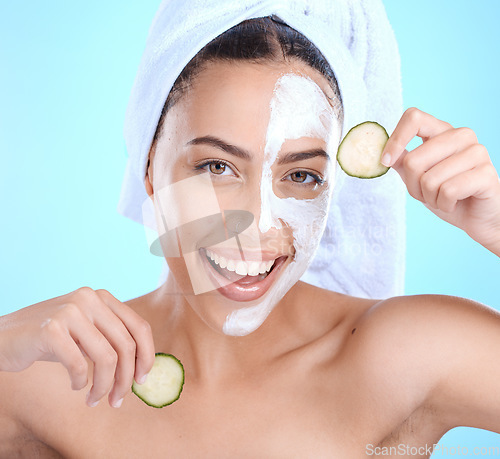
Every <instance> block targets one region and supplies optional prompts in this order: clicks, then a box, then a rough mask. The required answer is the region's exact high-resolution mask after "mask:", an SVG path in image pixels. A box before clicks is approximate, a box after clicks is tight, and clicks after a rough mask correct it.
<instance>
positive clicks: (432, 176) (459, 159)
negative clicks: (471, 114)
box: [420, 144, 489, 209]
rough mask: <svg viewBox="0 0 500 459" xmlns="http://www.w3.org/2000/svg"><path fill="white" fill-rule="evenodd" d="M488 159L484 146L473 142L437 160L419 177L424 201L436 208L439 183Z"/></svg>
mask: <svg viewBox="0 0 500 459" xmlns="http://www.w3.org/2000/svg"><path fill="white" fill-rule="evenodd" d="M488 160H489V157H488V152H487V150H486V148H485V147H484V146H483V145H480V144H475V145H472V146H470V147H468V148H466V149H465V150H463V151H461V152H459V153H456V154H455V155H453V156H451V157H448V158H446V159H444V160H443V161H441V162H439V163H438V164H436V165H435V166H434V167H432V168H431V169H429V170H427V171H426V172H424V174H423V175H422V176H421V178H420V189H421V191H422V195H423V199H424V202H426V203H427V204H429V205H430V206H431V207H432V208H434V209H437V196H438V192H439V188H440V187H441V184H443V183H444V182H446V181H448V180H450V179H451V178H452V177H455V176H456V175H459V174H461V173H463V172H466V171H468V170H471V169H473V168H474V167H476V166H477V165H479V164H482V163H486V162H487V161H488Z"/></svg>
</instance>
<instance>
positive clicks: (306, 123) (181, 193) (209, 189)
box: [145, 73, 341, 336]
mask: <svg viewBox="0 0 500 459" xmlns="http://www.w3.org/2000/svg"><path fill="white" fill-rule="evenodd" d="M340 134H341V126H340V122H339V120H338V118H337V115H336V113H335V112H334V110H333V108H332V106H331V104H330V101H329V100H328V99H327V97H326V96H325V94H324V93H323V91H322V90H321V89H320V87H319V86H318V85H317V84H316V83H315V82H314V81H313V80H312V79H311V78H309V77H307V76H302V75H298V74H295V73H287V74H285V75H282V76H280V77H279V78H278V79H277V81H276V83H275V86H274V91H273V95H272V98H271V100H270V118H269V123H268V126H267V135H266V144H265V149H264V163H263V167H262V176H261V181H260V201H261V208H260V218H259V220H258V221H255V220H254V221H253V222H252V223H251V224H247V223H245V221H244V220H245V218H246V217H245V215H246V214H248V212H245V211H238V210H237V209H236V213H237V214H238V212H240V213H239V215H237V218H236V220H239V221H240V222H241V223H242V226H243V228H244V230H243V231H240V230H238V228H236V229H233V230H234V234H239V237H232V236H231V234H228V231H227V230H228V228H227V223H228V218H227V213H226V212H227V211H226V212H221V210H220V208H219V205H218V199H217V194H216V190H215V189H214V186H213V184H212V180H211V179H210V176H209V174H200V175H195V176H193V177H190V178H187V179H184V180H181V181H178V182H174V183H170V184H167V185H166V186H160V187H159V188H158V190H155V199H154V207H155V209H154V212H155V215H156V225H157V228H158V234H159V235H161V236H162V238H163V241H164V243H162V250H163V253H164V255H165V256H166V257H179V256H181V253H180V252H182V257H183V259H184V262H185V265H186V268H187V271H188V274H189V278H190V281H191V286H192V290H193V293H194V295H189V294H187V295H185V297H186V299H187V301H188V302H189V303H190V304H191V306H192V307H193V309H194V310H196V311H197V312H198V314H199V315H200V316H201V317H202V318H203V319H204V320H205V321H206V322H207V323H209V325H210V326H212V327H213V328H216V329H218V330H219V331H222V332H223V333H225V334H227V335H232V336H244V335H247V334H249V333H251V332H253V331H254V330H256V329H257V328H258V327H259V326H261V325H262V323H263V322H264V321H265V319H266V318H267V316H268V315H269V313H270V312H271V311H272V309H273V308H274V307H275V306H276V305H277V304H278V303H279V301H280V300H281V299H282V298H283V296H284V295H285V294H286V293H287V292H288V291H289V290H290V288H291V287H292V286H293V285H294V284H295V283H296V282H297V281H298V280H299V279H300V277H301V276H302V274H303V273H304V272H305V271H306V269H307V267H308V266H309V264H310V262H311V261H312V259H313V257H314V254H315V251H316V249H317V247H318V246H319V242H320V239H321V236H322V233H323V230H324V228H325V226H326V219H327V214H328V209H329V205H330V200H331V195H332V190H333V187H334V182H335V171H336V156H335V155H336V150H337V146H338V143H339V140H340ZM174 135H175V134H174ZM301 138H314V139H319V140H321V141H322V142H323V143H324V144H326V153H327V154H328V156H329V160H328V165H327V169H326V172H325V174H324V184H322V185H319V184H317V185H315V186H316V192H315V193H314V196H315V197H314V198H313V199H296V198H293V197H288V198H280V197H278V196H277V195H276V194H275V192H274V190H273V175H272V167H273V165H276V164H278V163H279V159H280V151H281V150H282V147H283V144H284V143H285V142H286V141H287V140H294V139H301ZM177 154H179V153H177ZM155 161H156V160H155ZM172 161H173V159H172V156H169V155H164V157H163V158H160V160H159V162H158V164H157V163H156V162H155V174H158V176H157V178H156V183H158V184H160V185H162V184H163V185H164V184H165V178H164V177H161V174H162V171H165V170H168V169H167V168H168V167H169V163H170V164H172ZM156 171H159V172H156ZM167 182H168V180H167ZM179 203H182V205H179ZM145 205H147V206H148V205H151V200H148V202H147V203H145ZM222 216H224V218H222ZM250 216H251V215H250ZM223 220H224V221H223ZM196 222H198V223H196ZM192 223H193V226H192V227H190V226H189V225H191V224H192ZM180 227H182V228H183V229H184V231H181V232H179V231H177V237H178V242H179V246H180V248H181V251H180V252H179V248H178V245H177V238H176V237H175V231H174V230H175V229H176V228H180ZM271 228H276V229H283V228H284V229H287V230H288V231H290V230H291V232H292V234H293V249H294V253H293V259H291V261H290V262H289V263H288V264H284V265H283V269H281V271H280V272H278V276H279V277H277V278H276V279H274V280H273V283H272V285H271V286H270V288H269V289H268V290H267V291H266V292H265V293H264V294H263V295H262V296H260V297H259V298H257V299H255V300H251V301H236V300H231V299H229V298H227V297H225V296H223V295H222V294H221V293H220V292H218V291H217V289H218V288H219V287H223V286H224V285H227V284H230V283H231V282H232V281H229V280H228V279H224V278H223V276H219V277H218V278H217V279H216V281H217V283H218V284H219V285H216V283H215V282H214V278H213V276H211V275H210V274H209V273H210V269H208V270H207V263H210V261H207V259H206V257H207V255H208V256H209V257H210V254H208V253H207V252H206V251H204V250H201V251H200V250H199V248H200V247H202V248H203V247H206V248H207V249H210V248H213V250H214V252H215V253H217V249H219V250H224V251H225V252H229V253H235V254H236V256H240V255H241V260H243V261H244V260H246V262H247V265H246V266H247V267H249V266H252V269H254V267H256V266H259V261H260V260H255V256H256V253H258V252H259V249H260V247H257V245H258V244H259V243H258V242H257V244H255V243H253V244H252V243H249V244H248V246H245V241H254V242H255V241H259V235H261V234H264V235H265V234H266V233H267V232H268V231H269V230H270V229H271ZM234 234H233V236H234ZM150 242H154V241H153V239H152V238H151V237H150ZM157 242H158V241H156V243H157ZM250 245H253V247H250ZM256 249H257V250H256ZM152 251H153V249H152ZM157 251H158V247H157ZM167 252H168V253H167ZM200 253H201V255H200ZM238 254H239V255H238ZM252 257H254V258H252ZM233 258H234V257H233ZM212 260H213V258H212ZM249 260H250V261H249ZM260 266H263V265H260ZM207 295H209V297H208V300H206V301H205V300H203V301H205V303H203V301H201V302H200V298H201V297H203V298H206V297H207ZM215 302H216V303H215ZM203 304H204V305H205V306H203ZM214 304H217V314H216V315H217V317H216V318H213V317H212V316H210V318H208V319H207V317H208V315H207V314H206V310H204V308H205V307H206V308H210V305H214ZM200 305H202V306H200ZM209 315H210V314H209Z"/></svg>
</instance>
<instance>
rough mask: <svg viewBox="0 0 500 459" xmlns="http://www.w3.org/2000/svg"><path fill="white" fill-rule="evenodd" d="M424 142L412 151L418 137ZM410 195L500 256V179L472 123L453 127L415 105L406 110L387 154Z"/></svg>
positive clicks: (386, 161) (384, 159)
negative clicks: (408, 145)
mask: <svg viewBox="0 0 500 459" xmlns="http://www.w3.org/2000/svg"><path fill="white" fill-rule="evenodd" d="M415 136H418V137H420V138H421V139H422V140H423V143H422V145H420V146H419V147H417V148H415V149H414V150H412V151H410V152H408V151H407V150H406V149H405V148H406V145H407V144H408V143H409V142H410V140H411V139H413V137H415ZM382 162H383V164H385V165H386V166H392V167H393V168H394V169H395V170H396V171H397V172H398V173H399V175H400V176H401V178H402V179H403V181H404V182H405V184H406V187H407V188H408V192H409V193H410V195H411V196H413V197H414V198H415V199H418V200H419V201H421V202H423V203H424V204H425V206H426V207H427V208H429V209H430V210H431V211H432V212H434V213H435V214H436V215H437V216H438V217H440V218H442V219H443V220H445V221H447V222H449V223H451V224H452V225H455V226H457V227H458V228H461V229H463V230H464V231H465V232H467V234H469V236H471V237H472V238H473V239H474V240H476V241H477V242H479V243H480V244H482V245H483V246H484V247H486V248H487V249H489V250H491V251H492V252H493V253H495V254H496V255H498V256H500V180H499V177H498V174H497V172H496V170H495V168H494V166H493V164H492V162H491V159H490V157H489V155H488V151H487V150H486V148H485V147H484V146H483V145H481V144H479V143H478V141H477V138H476V135H475V134H474V132H473V131H472V130H471V129H469V128H457V129H455V128H453V127H452V126H451V125H450V124H448V123H446V122H444V121H441V120H438V119H436V118H434V117H433V116H431V115H429V114H427V113H424V112H422V111H420V110H418V109H416V108H409V109H408V110H406V111H405V113H404V114H403V116H402V117H401V120H400V121H399V123H398V125H397V126H396V129H395V130H394V132H393V133H392V135H391V136H390V138H389V140H388V141H387V144H386V146H385V148H384V152H383V153H382Z"/></svg>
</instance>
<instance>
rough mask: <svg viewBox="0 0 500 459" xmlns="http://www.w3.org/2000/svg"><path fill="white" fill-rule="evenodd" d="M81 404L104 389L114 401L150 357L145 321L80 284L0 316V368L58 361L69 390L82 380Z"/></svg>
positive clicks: (77, 387) (108, 296)
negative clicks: (85, 390)
mask: <svg viewBox="0 0 500 459" xmlns="http://www.w3.org/2000/svg"><path fill="white" fill-rule="evenodd" d="M86 356H87V357H88V358H89V359H90V360H91V361H92V362H93V366H94V369H93V370H94V371H93V384H92V388H91V389H90V391H89V393H88V394H87V404H88V405H89V406H95V405H97V403H98V402H99V400H100V399H101V398H102V397H104V396H105V395H106V394H108V393H109V395H108V400H109V403H110V405H111V406H114V407H119V406H120V405H121V402H122V400H123V397H124V396H125V395H126V394H127V393H128V392H129V391H130V388H131V386H132V382H133V379H135V380H136V381H137V382H138V383H139V384H140V383H141V382H143V381H144V379H145V377H146V375H147V374H148V372H149V371H150V370H151V367H152V366H153V362H154V356H155V350H154V344H153V336H152V333H151V327H150V325H149V323H148V322H147V321H145V320H144V319H143V318H142V317H140V316H139V315H138V314H137V313H136V312H135V311H133V310H132V309H131V308H130V307H128V306H127V305H126V304H124V303H122V302H120V301H118V300H117V299H116V298H115V297H114V296H113V295H112V294H111V293H109V292H108V291H107V290H102V289H100V290H95V291H94V290H93V289H91V288H90V287H82V288H79V289H77V290H75V291H73V292H70V293H68V294H66V295H62V296H59V297H56V298H52V299H50V300H46V301H42V302H41V303H37V304H34V305H32V306H28V307H26V308H23V309H20V310H18V311H15V312H13V313H11V314H8V315H6V316H3V317H0V371H21V370H23V369H25V368H28V367H29V366H30V365H31V364H32V363H34V362H35V361H39V360H43V361H57V362H61V363H62V364H63V365H64V366H65V367H66V369H67V371H68V373H69V376H70V379H71V387H72V389H73V390H80V389H83V388H84V387H85V386H86V385H87V382H88V370H89V368H88V363H87V360H86V359H85V357H86Z"/></svg>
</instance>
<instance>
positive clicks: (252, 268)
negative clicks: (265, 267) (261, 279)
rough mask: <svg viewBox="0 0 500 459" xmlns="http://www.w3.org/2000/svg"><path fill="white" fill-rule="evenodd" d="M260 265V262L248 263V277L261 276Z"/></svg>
mask: <svg viewBox="0 0 500 459" xmlns="http://www.w3.org/2000/svg"><path fill="white" fill-rule="evenodd" d="M259 268H260V263H259V262H258V261H252V262H250V263H248V275H249V276H257V275H258V274H259Z"/></svg>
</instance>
